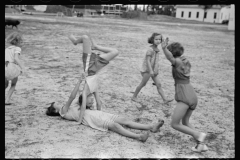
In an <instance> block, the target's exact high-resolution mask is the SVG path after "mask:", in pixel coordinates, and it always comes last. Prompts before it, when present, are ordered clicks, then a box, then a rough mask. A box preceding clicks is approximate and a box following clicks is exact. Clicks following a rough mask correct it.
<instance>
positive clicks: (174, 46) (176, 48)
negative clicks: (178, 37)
mask: <svg viewBox="0 0 240 160" xmlns="http://www.w3.org/2000/svg"><path fill="white" fill-rule="evenodd" d="M167 49H168V50H169V51H170V52H171V53H172V55H173V57H175V58H176V57H180V56H181V55H183V52H184V48H183V46H182V45H181V44H180V43H178V42H173V43H171V44H169V45H168V46H167Z"/></svg>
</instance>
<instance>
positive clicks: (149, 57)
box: [132, 33, 173, 104]
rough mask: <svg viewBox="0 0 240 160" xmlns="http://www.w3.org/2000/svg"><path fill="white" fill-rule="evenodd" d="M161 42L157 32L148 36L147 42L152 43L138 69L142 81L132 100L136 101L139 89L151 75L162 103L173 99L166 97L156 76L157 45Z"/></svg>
mask: <svg viewBox="0 0 240 160" xmlns="http://www.w3.org/2000/svg"><path fill="white" fill-rule="evenodd" d="M161 42H162V35H161V34H159V33H153V34H152V36H151V37H150V38H148V43H150V44H152V45H151V46H150V47H149V49H148V50H147V53H146V56H145V57H144V59H143V64H142V68H141V70H140V72H141V75H142V81H141V83H140V84H139V86H138V87H137V88H136V90H135V92H134V94H133V97H132V100H133V101H137V95H138V93H139V92H140V91H141V89H142V88H143V87H144V86H145V85H146V84H147V82H148V80H149V78H150V77H151V78H152V79H153V81H154V82H155V84H156V86H157V90H158V93H159V94H160V95H161V97H162V99H163V102H164V104H167V103H169V102H171V101H173V99H170V100H168V99H166V97H165V95H164V92H163V90H162V87H161V83H160V81H159V77H158V67H159V54H160V51H159V49H158V45H159V44H160V43H161Z"/></svg>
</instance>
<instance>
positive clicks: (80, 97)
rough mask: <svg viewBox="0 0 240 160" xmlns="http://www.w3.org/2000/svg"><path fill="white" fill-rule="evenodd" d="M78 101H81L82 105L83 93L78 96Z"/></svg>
mask: <svg viewBox="0 0 240 160" xmlns="http://www.w3.org/2000/svg"><path fill="white" fill-rule="evenodd" d="M78 103H79V105H80V106H81V105H82V95H80V96H79V97H78Z"/></svg>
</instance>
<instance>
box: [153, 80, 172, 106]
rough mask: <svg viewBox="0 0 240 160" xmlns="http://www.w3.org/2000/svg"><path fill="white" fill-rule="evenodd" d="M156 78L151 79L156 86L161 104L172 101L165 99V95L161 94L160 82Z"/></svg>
mask: <svg viewBox="0 0 240 160" xmlns="http://www.w3.org/2000/svg"><path fill="white" fill-rule="evenodd" d="M157 77H158V76H154V77H152V79H153V81H154V82H155V84H156V86H157V90H158V93H159V94H160V96H161V97H162V99H163V102H164V103H169V102H171V101H173V99H167V98H166V97H165V94H164V92H163V89H162V86H161V83H160V80H159V78H157Z"/></svg>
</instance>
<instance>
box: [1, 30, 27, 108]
mask: <svg viewBox="0 0 240 160" xmlns="http://www.w3.org/2000/svg"><path fill="white" fill-rule="evenodd" d="M6 42H7V45H8V47H7V48H6V49H5V89H6V88H7V87H8V84H9V81H11V88H10V89H9V91H8V94H7V97H6V101H5V105H10V104H11V103H10V99H11V96H12V94H13V92H14V90H15V87H16V84H17V81H18V76H19V75H20V74H21V73H23V72H25V69H24V66H23V64H22V62H21V61H20V60H19V57H20V55H21V48H20V47H21V46H22V36H21V35H20V34H19V33H17V32H13V33H11V34H10V35H9V36H8V37H7V38H6Z"/></svg>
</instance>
